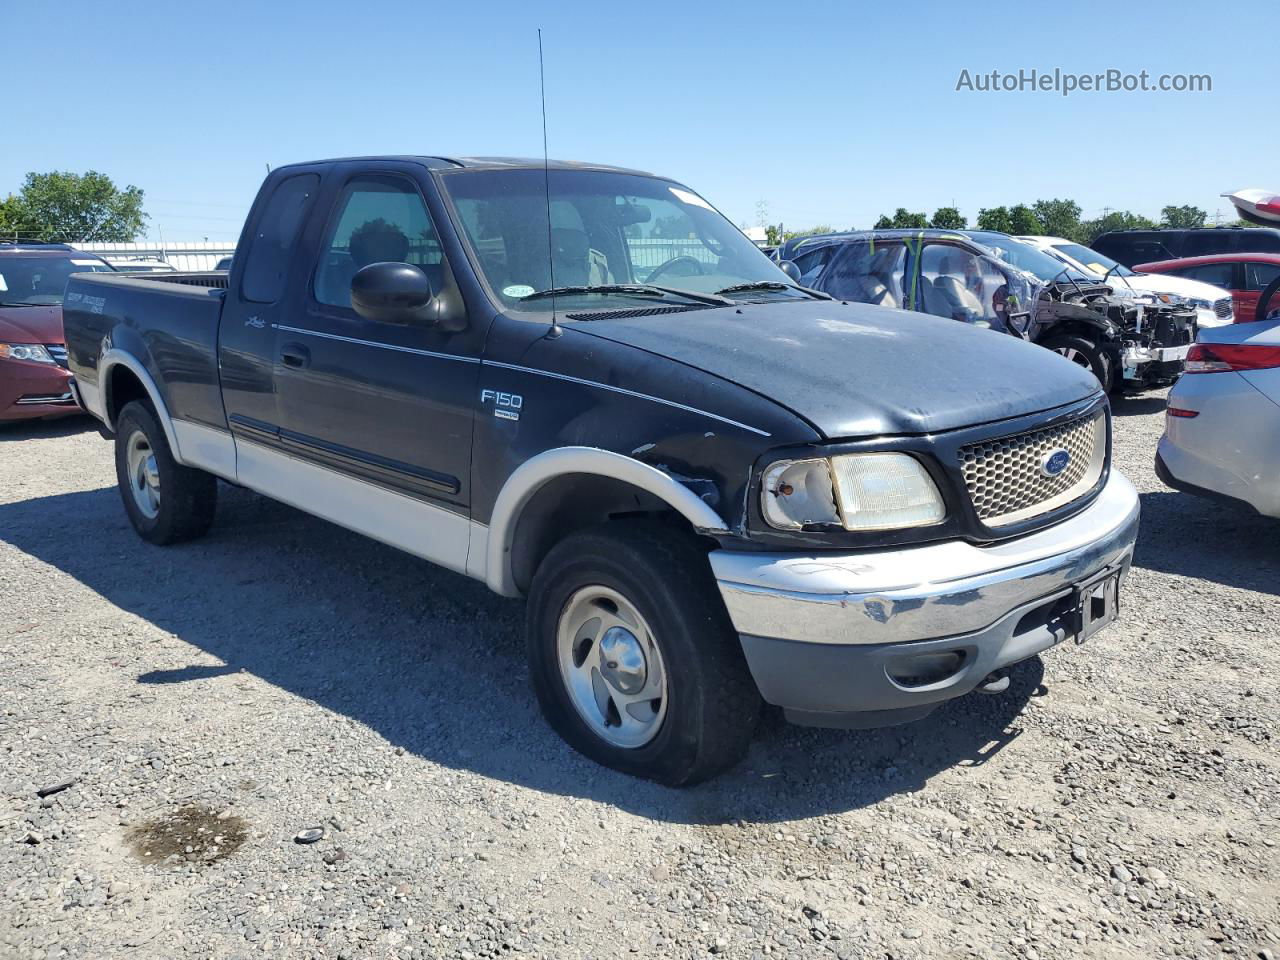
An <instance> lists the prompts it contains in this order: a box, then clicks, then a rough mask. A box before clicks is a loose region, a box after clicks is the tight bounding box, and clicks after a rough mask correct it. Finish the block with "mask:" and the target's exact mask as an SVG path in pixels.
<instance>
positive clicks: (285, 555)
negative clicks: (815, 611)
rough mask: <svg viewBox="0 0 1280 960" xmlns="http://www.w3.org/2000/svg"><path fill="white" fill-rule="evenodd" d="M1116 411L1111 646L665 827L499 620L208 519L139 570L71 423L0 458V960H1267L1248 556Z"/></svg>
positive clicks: (1267, 600)
mask: <svg viewBox="0 0 1280 960" xmlns="http://www.w3.org/2000/svg"><path fill="white" fill-rule="evenodd" d="M1118 408H1119V409H1118V413H1119V417H1118V419H1117V421H1116V435H1117V437H1116V445H1117V460H1118V464H1119V466H1120V468H1121V469H1122V470H1123V471H1124V472H1125V473H1126V474H1127V475H1128V476H1129V477H1131V478H1132V479H1133V480H1134V482H1135V483H1136V484H1137V485H1138V487H1139V489H1140V490H1141V492H1142V499H1143V508H1144V515H1143V525H1142V536H1141V540H1140V542H1139V550H1138V556H1137V562H1136V565H1135V568H1134V570H1133V574H1132V576H1131V577H1130V579H1129V581H1128V586H1127V592H1126V594H1125V596H1124V598H1123V600H1124V607H1123V611H1122V617H1123V619H1122V621H1121V622H1120V623H1119V624H1118V625H1116V626H1114V627H1112V628H1110V629H1109V630H1107V631H1105V632H1104V633H1102V634H1101V635H1099V636H1097V637H1095V638H1094V639H1093V640H1091V641H1090V642H1089V643H1088V644H1087V645H1085V646H1084V647H1079V648H1077V647H1074V646H1072V647H1068V648H1060V649H1056V650H1053V651H1050V652H1049V653H1047V654H1046V655H1045V656H1044V657H1043V659H1042V660H1036V661H1032V662H1030V663H1029V664H1027V665H1025V666H1024V668H1023V669H1021V670H1020V671H1019V672H1018V673H1017V674H1016V676H1015V682H1014V684H1013V686H1012V688H1011V690H1010V691H1009V692H1008V693H1007V694H1004V695H1003V696H998V697H980V696H973V697H969V698H966V699H964V700H962V701H958V702H955V703H953V704H951V705H949V706H947V707H945V708H944V709H942V710H940V711H938V712H937V713H935V714H934V715H933V716H931V717H929V718H928V719H926V720H924V721H921V722H919V723H916V724H914V725H912V726H907V727H900V728H896V729H891V730H881V731H864V732H839V731H813V730H802V729H798V728H793V727H789V726H787V725H786V724H783V723H781V722H780V721H778V720H777V719H776V718H766V720H765V722H764V724H763V726H762V729H761V730H760V733H759V735H758V737H757V739H756V742H755V744H754V746H753V748H752V751H751V753H750V755H749V757H748V758H747V760H746V761H745V762H744V763H743V764H742V765H741V766H740V767H739V768H738V769H736V770H735V771H733V772H732V773H730V774H729V775H727V776H725V777H723V778H721V779H720V780H718V781H716V782H713V783H711V784H707V785H704V786H702V787H698V788H695V789H692V790H685V791H673V790H667V789H664V788H661V787H657V786H654V785H652V784H648V783H641V782H637V781H634V780H631V779H628V778H626V777H623V776H620V775H617V774H613V773H611V772H609V771H606V770H603V769H600V768H598V767H596V766H594V765H592V764H590V763H589V762H587V761H585V760H583V759H581V758H580V757H578V756H577V755H576V754H574V753H573V752H571V751H570V750H569V749H568V748H567V747H565V746H564V745H563V744H562V743H561V742H560V741H559V740H558V739H557V738H556V737H555V736H554V735H553V734H552V733H551V732H550V731H549V729H548V728H547V727H546V726H545V725H544V724H543V723H542V721H541V718H540V716H539V714H538V712H537V708H536V705H535V703H534V699H533V696H532V694H531V692H530V690H529V689H528V687H527V684H526V676H525V667H524V662H523V648H522V642H521V639H520V632H519V630H520V617H521V607H520V606H519V604H517V603H513V602H511V601H506V600H500V599H497V598H495V597H493V596H492V595H490V594H488V593H487V592H486V591H485V589H484V588H483V587H482V586H480V585H479V584H475V583H473V582H471V581H468V580H465V579H463V578H462V577H459V576H456V575H454V574H451V573H448V572H445V571H442V570H439V569H436V568H433V567H431V566H430V565H428V564H426V563H424V562H421V561H418V560H415V559H413V558H410V557H407V556H404V555H402V554H400V553H397V552H395V551H393V550H391V549H390V548H387V547H383V546H381V545H379V544H377V543H374V542H372V541H369V540H366V539H363V538H361V537H359V536H356V535H354V534H351V533H347V532H345V531H343V530H341V529H339V528H337V527H334V526H332V525H329V524H327V523H324V522H322V521H319V520H315V519H312V518H310V517H307V516H305V515H303V514H301V513H299V512H297V511H294V510H291V509H289V508H287V507H284V506H280V505H278V504H275V503H272V502H269V501H267V500H264V499H261V498H258V497H255V496H254V495H252V494H249V493H247V492H245V491H242V490H237V489H234V488H230V487H224V488H223V490H222V494H223V497H222V500H221V503H220V505H219V515H218V521H217V523H216V524H215V526H214V529H213V531H212V532H211V534H210V535H209V536H208V537H207V538H206V539H204V540H201V541H199V542H196V543H193V544H189V545H185V546H182V547H177V548H171V549H168V550H159V549H156V548H153V547H149V546H146V545H144V544H143V543H142V542H141V541H140V540H139V539H138V538H137V537H136V536H135V535H134V534H133V532H132V531H131V530H130V529H129V527H128V525H127V522H126V520H125V516H124V513H123V511H122V509H121V506H120V503H119V500H118V497H117V493H116V491H115V488H114V480H113V473H112V467H111V450H110V446H109V445H108V444H107V443H104V442H103V441H102V440H101V439H100V438H99V437H98V436H97V434H96V433H94V432H92V431H91V430H89V429H88V427H87V425H86V424H85V422H83V421H73V422H67V421H64V422H61V423H56V424H39V425H28V426H20V427H16V428H13V427H10V428H6V429H4V430H0V597H3V601H2V603H3V616H2V617H0V707H2V708H3V710H2V713H3V715H2V716H0V891H3V896H2V897H0V957H4V958H9V957H22V958H28V957H29V958H46V957H47V958H54V957H109V958H114V957H121V956H128V957H142V958H152V957H155V958H178V957H183V958H186V957H190V958H223V957H226V958H240V957H251V956H261V955H265V956H271V957H324V958H334V957H348V958H363V957H462V958H479V957H491V956H534V957H557V958H570V957H619V956H628V955H633V954H634V955H639V956H645V957H650V956H653V957H668V956H669V957H698V956H703V955H706V954H708V953H711V954H720V955H724V956H728V957H743V958H747V957H765V956H775V957H868V958H870V957H880V958H884V957H891V958H903V960H905V958H912V957H938V956H946V957H970V956H974V957H1025V958H1029V960H1034V958H1037V957H1041V958H1056V957H1141V958H1150V957H1157V956H1159V957H1163V956H1194V957H1210V956H1219V955H1221V954H1234V955H1236V956H1241V957H1256V956H1261V957H1264V958H1267V957H1271V956H1272V955H1274V956H1276V957H1280V905H1278V902H1280V880H1278V879H1277V878H1278V877H1280V851H1278V850H1277V848H1276V843H1277V840H1278V839H1280V833H1278V832H1277V822H1278V820H1280V816H1278V815H1280V802H1278V793H1277V789H1278V780H1280V758H1278V757H1277V751H1276V733H1277V721H1276V716H1277V712H1278V708H1280V695H1278V693H1277V684H1276V677H1277V676H1278V675H1280V652H1278V650H1277V639H1278V638H1280V637H1278V634H1280V524H1276V523H1271V522H1268V521H1262V520H1260V519H1258V518H1256V517H1250V516H1248V515H1246V514H1244V513H1241V512H1238V511H1237V510H1235V509H1234V508H1231V507H1228V506H1223V505H1219V504H1216V503H1211V502H1206V501H1201V500H1197V499H1194V498H1191V497H1187V496H1185V495H1182V494H1176V493H1173V492H1171V491H1169V490H1167V489H1165V488H1163V487H1162V486H1161V484H1160V483H1159V482H1158V481H1157V480H1156V478H1155V476H1154V474H1153V472H1152V467H1151V460H1152V454H1153V452H1154V449H1155V442H1156V438H1157V437H1158V436H1159V433H1160V430H1161V426H1162V412H1161V411H1162V409H1163V401H1162V399H1161V398H1160V397H1158V396H1152V397H1146V398H1141V399H1130V400H1126V401H1121V402H1120V403H1119V405H1118ZM65 784H69V786H66V787H65V789H61V790H57V791H56V792H53V793H48V791H49V790H51V789H55V790H56V788H58V787H61V786H63V785H65ZM42 793H48V795H47V796H43V797H42V796H41V794H42ZM308 829H316V830H318V831H323V835H322V836H321V838H320V839H319V840H318V841H316V842H313V843H305V844H304V843H299V842H296V841H295V837H296V836H297V835H298V834H299V833H300V831H304V830H308Z"/></svg>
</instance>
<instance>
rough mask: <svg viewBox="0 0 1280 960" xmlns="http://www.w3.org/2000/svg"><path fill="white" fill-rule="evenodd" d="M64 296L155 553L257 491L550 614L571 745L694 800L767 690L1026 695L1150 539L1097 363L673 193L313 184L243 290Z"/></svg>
mask: <svg viewBox="0 0 1280 960" xmlns="http://www.w3.org/2000/svg"><path fill="white" fill-rule="evenodd" d="M64 311H65V326H66V338H67V347H68V351H69V363H70V369H71V371H72V373H73V374H74V377H75V384H76V391H77V393H78V397H79V400H80V402H81V403H82V405H83V406H84V407H85V408H86V409H88V410H89V411H90V412H92V413H93V414H94V415H95V416H96V417H98V419H99V420H101V421H102V423H103V425H104V432H105V433H106V435H108V436H113V437H114V440H115V449H116V467H117V474H118V481H119V486H120V490H121V494H122V499H123V502H124V508H125V510H126V511H127V513H128V515H129V518H130V520H131V521H132V523H133V525H134V527H135V528H136V529H137V531H138V533H139V534H140V535H141V536H142V537H144V538H145V539H147V540H149V541H151V542H152V543H156V544H167V543H173V542H175V541H179V540H183V539H187V538H191V537H194V536H197V535H199V534H201V533H203V532H205V531H206V530H207V529H208V528H209V526H210V524H211V523H212V521H213V517H214V505H215V500H216V496H217V479H216V478H221V479H223V480H226V481H230V482H233V483H237V484H240V485H242V486H244V487H248V488H250V489H253V490H255V491H258V492H260V493H262V494H265V495H266V496H269V497H274V498H276V499H278V500H281V501H284V502H286V503H290V504H293V505H294V506H296V507H299V508H301V509H303V510H305V511H308V512H310V513H312V514H315V515H317V516H320V517H324V518H327V519H329V520H331V521H333V522H335V523H339V524H342V525H344V526H346V527H349V528H351V529H353V530H357V531H360V532H362V533H365V534H368V535H369V536H371V537H375V538H377V539H379V540H381V541H383V542H385V543H388V544H391V545H393V546H396V547H399V548H401V549H403V550H406V551H409V552H410V553H413V554H416V555H418V556H421V557H425V558H427V559H430V560H433V561H435V562H437V563H440V564H442V565H444V566H446V567H449V568H452V569H454V570H456V571H458V572H460V573H463V574H466V575H468V576H471V577H475V578H477V579H480V580H482V581H484V582H486V583H487V584H488V585H489V586H490V587H491V588H492V589H493V590H494V591H496V592H497V593H499V594H503V595H507V596H520V595H524V596H527V597H528V621H527V622H528V628H527V639H528V657H529V671H530V676H531V679H532V683H533V687H534V689H535V691H536V693H537V696H538V699H539V701H540V703H541V705H542V708H543V711H544V713H545V714H546V716H547V718H548V719H549V721H550V723H551V724H552V726H553V727H554V728H555V729H556V730H557V731H558V732H559V733H560V734H561V735H562V736H563V737H564V738H565V739H566V740H567V741H568V742H569V743H570V744H572V745H573V746H574V747H576V748H577V749H579V750H581V751H582V752H583V753H585V754H587V755H589V756H591V757H593V758H595V759H596V760H598V761H599V762H601V763H604V764H607V765H609V766H612V767H615V768H617V769H620V770H624V771H627V772H629V773H632V774H636V775H640V776H645V777H651V778H654V779H657V780H660V781H663V782H666V783H671V784H682V783H691V782H694V781H697V780H700V779H704V778H706V777H709V776H711V775H713V774H715V773H717V772H718V771H720V770H723V769H725V768H726V767H727V766H729V765H731V764H732V763H733V762H734V761H735V760H737V759H738V758H739V757H740V756H741V755H742V753H743V752H744V750H745V749H746V746H747V744H748V742H749V740H750V737H751V734H752V729H753V726H754V724H755V721H756V718H757V716H758V714H759V711H760V709H761V705H762V701H768V702H770V703H774V704H778V705H780V706H782V707H783V708H785V710H786V713H787V715H788V716H789V717H790V718H791V719H793V720H795V721H797V722H801V723H809V724H822V725H836V726H866V725H876V724H889V723H897V722H903V721H906V720H911V719H915V718H917V717H921V716H924V715H925V714H927V713H928V712H929V711H930V710H932V709H933V708H935V707H936V706H938V705H939V704H940V703H942V702H944V701H946V700H948V699H950V698H952V697H956V696H960V695H962V694H965V693H968V692H971V691H974V690H982V691H985V692H996V691H998V690H1000V689H1001V688H1002V687H1003V686H1007V684H1008V680H1007V678H1006V677H1003V676H1002V675H1001V673H1000V671H1001V669H1002V668H1004V667H1006V666H1008V665H1009V664H1012V663H1015V662H1017V661H1020V660H1024V659H1026V658H1028V657H1032V656H1035V655H1036V654H1037V653H1039V652H1040V651H1043V650H1045V649H1047V648H1048V647H1050V646H1053V645H1054V644H1056V643H1060V642H1061V641H1063V640H1065V639H1067V638H1069V637H1074V638H1076V639H1077V640H1081V641H1082V640H1084V639H1085V638H1086V637H1088V636H1090V635H1091V634H1092V633H1093V632H1095V631H1096V630H1098V629H1100V628H1101V627H1103V626H1105V625H1106V624H1107V623H1108V622H1110V620H1111V619H1112V618H1113V617H1114V615H1115V612H1116V609H1117V591H1118V590H1119V589H1120V586H1121V583H1122V580H1123V576H1124V574H1125V572H1126V571H1127V569H1128V565H1129V561H1130V557H1131V555H1132V549H1133V543H1134V537H1135V534H1136V530H1137V520H1138V501H1137V497H1136V495H1135V493H1134V489H1133V487H1132V486H1131V485H1130V484H1129V483H1128V481H1126V480H1125V479H1124V478H1123V477H1122V476H1120V475H1119V474H1118V473H1116V472H1114V471H1112V470H1111V460H1110V451H1111V443H1110V436H1111V434H1110V412H1109V408H1108V405H1107V399H1106V397H1105V395H1104V394H1103V393H1102V391H1101V390H1100V389H1099V385H1098V381H1097V380H1096V379H1095V378H1094V377H1093V376H1091V375H1089V374H1088V373H1087V372H1086V371H1083V370H1081V369H1079V368H1077V367H1076V366H1074V365H1073V364H1071V363H1069V362H1068V361H1066V360H1064V359H1063V358H1061V357H1059V356H1057V355H1055V354H1053V353H1051V352H1050V351H1047V350H1042V349H1040V348H1038V347H1035V346H1033V345H1031V344H1028V343H1025V342H1023V341H1021V340H1018V339H1015V338H1013V337H1008V336H1001V335H999V334H996V333H994V332H992V331H989V330H982V329H976V328H974V327H971V326H966V325H962V324H957V323H953V322H952V321H950V320H943V319H939V318H937V317H932V316H927V315H924V314H920V313H905V312H901V311H890V310H884V309H881V308H877V307H873V306H868V305H866V304H842V303H840V302H838V301H833V300H831V299H830V298H828V297H827V296H826V295H825V294H820V293H815V292H813V291H810V290H807V289H805V288H802V287H799V286H797V285H796V284H794V283H793V282H792V281H791V279H790V276H789V274H788V273H786V272H784V270H783V269H781V268H780V267H779V266H778V265H775V264H774V263H772V262H771V261H769V260H768V259H767V258H766V257H765V256H764V255H763V254H761V253H760V252H759V251H758V250H756V249H755V247H753V246H752V244H751V243H750V242H749V241H748V240H747V239H746V238H745V237H744V236H743V235H742V234H741V233H740V232H739V231H738V230H737V229H735V228H734V227H733V225H732V224H730V223H729V222H728V221H727V220H725V218H724V217H723V216H721V215H720V214H719V213H718V212H717V211H716V210H715V209H714V208H713V207H712V206H711V205H710V204H708V203H707V202H706V201H705V200H704V199H702V197H700V196H699V195H698V194H697V193H695V192H693V191H692V190H690V189H689V188H687V187H685V186H683V185H681V184H679V183H676V182H673V181H671V180H668V179H664V178H661V177H657V176H652V175H648V174H643V173H638V172H634V171H628V170H621V169H616V168H610V167H603V166H593V165H586V164H571V163H552V164H550V165H548V167H547V168H546V169H544V167H543V164H542V163H541V162H528V161H522V160H503V159H493V158H483V159H450V158H439V157H408V156H406V157H383V158H365V159H350V160H333V161H325V162H319V163H305V164H299V165H295V166H289V167H283V168H280V169H277V170H275V171H273V172H272V173H271V174H270V175H269V176H268V178H267V180H266V182H265V183H264V185H263V187H262V190H261V192H260V194H259V196H258V198H257V200H256V202H255V203H254V205H253V208H252V210H251V212H250V214H249V218H248V220H247V222H246V225H245V230H244V233H243V235H242V236H241V239H240V243H239V246H238V247H237V251H236V256H235V260H234V262H233V264H232V267H231V271H230V273H229V274H227V273H208V274H154V275H150V276H145V277H142V276H111V275H103V276H89V275H77V276H75V277H73V278H72V280H71V281H70V283H69V285H68V288H67V293H66V298H65V307H64Z"/></svg>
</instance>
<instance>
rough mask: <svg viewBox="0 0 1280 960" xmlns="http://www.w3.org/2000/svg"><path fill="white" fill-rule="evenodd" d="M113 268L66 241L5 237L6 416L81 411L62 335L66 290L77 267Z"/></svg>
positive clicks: (0, 349)
mask: <svg viewBox="0 0 1280 960" xmlns="http://www.w3.org/2000/svg"><path fill="white" fill-rule="evenodd" d="M111 269H112V268H111V265H110V264H108V263H107V261H105V260H103V259H101V258H100V257H95V256H94V255H93V254H91V253H82V252H80V251H79V250H73V249H72V248H71V247H68V246H66V245H65V244H61V243H0V421H5V420H28V419H31V418H33V417H57V416H65V415H66V414H69V413H77V412H79V410H80V407H79V406H78V405H77V404H76V401H75V398H74V397H73V396H72V393H71V374H70V373H68V372H67V348H66V345H65V343H64V342H63V339H62V291H63V290H64V289H65V288H66V286H67V277H69V276H71V274H73V273H85V272H94V273H99V272H110V271H111Z"/></svg>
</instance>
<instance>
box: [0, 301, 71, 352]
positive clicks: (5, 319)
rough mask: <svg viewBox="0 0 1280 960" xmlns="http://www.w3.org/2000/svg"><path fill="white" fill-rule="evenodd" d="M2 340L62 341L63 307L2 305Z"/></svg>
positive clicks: (0, 308)
mask: <svg viewBox="0 0 1280 960" xmlns="http://www.w3.org/2000/svg"><path fill="white" fill-rule="evenodd" d="M0 341H3V342H5V343H62V308H61V307H44V306H41V307H0Z"/></svg>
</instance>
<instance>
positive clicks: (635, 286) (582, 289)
mask: <svg viewBox="0 0 1280 960" xmlns="http://www.w3.org/2000/svg"><path fill="white" fill-rule="evenodd" d="M575 293H621V294H627V295H629V296H633V297H665V296H677V297H684V298H686V299H688V300H693V301H694V302H696V303H709V304H714V305H715V306H728V305H730V304H732V303H733V301H732V300H730V299H729V298H728V297H721V296H718V295H716V294H713V293H696V292H695V291H693V290H681V289H678V288H676V287H660V286H658V285H656V284H652V283H601V284H597V285H595V286H575V287H551V288H550V289H548V290H538V291H537V292H535V293H530V294H528V295H526V296H523V297H521V298H520V299H521V300H522V301H524V300H542V299H545V298H547V297H565V296H572V295H573V294H575Z"/></svg>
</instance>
